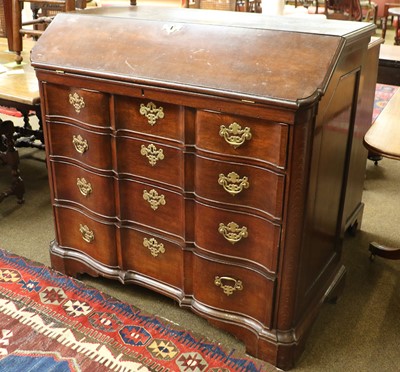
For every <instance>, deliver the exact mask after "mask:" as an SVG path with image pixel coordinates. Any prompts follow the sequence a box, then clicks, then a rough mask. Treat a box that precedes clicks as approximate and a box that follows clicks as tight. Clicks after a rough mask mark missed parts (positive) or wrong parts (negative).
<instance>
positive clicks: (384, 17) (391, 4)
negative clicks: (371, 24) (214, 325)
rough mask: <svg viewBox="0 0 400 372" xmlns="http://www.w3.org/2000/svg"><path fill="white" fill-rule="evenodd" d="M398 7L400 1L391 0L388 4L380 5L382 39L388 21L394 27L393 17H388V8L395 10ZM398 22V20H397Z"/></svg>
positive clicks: (384, 36)
mask: <svg viewBox="0 0 400 372" xmlns="http://www.w3.org/2000/svg"><path fill="white" fill-rule="evenodd" d="M399 6H400V0H397V1H396V0H391V1H390V2H389V3H388V2H385V3H384V4H382V16H381V18H380V20H381V28H382V38H383V39H385V38H386V30H387V28H388V27H389V21H390V25H391V26H392V27H393V26H395V23H394V19H393V18H394V17H393V16H390V15H389V8H395V7H399ZM397 21H398V20H397Z"/></svg>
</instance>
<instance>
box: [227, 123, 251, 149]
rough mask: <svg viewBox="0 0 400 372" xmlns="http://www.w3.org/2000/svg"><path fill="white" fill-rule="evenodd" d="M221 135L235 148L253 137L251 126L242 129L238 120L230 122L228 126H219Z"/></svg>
mask: <svg viewBox="0 0 400 372" xmlns="http://www.w3.org/2000/svg"><path fill="white" fill-rule="evenodd" d="M219 135H220V136H221V137H223V138H224V140H225V141H226V142H227V143H228V144H229V145H231V146H232V147H233V148H235V149H236V148H237V147H239V146H241V145H243V143H244V141H246V140H247V141H249V140H251V137H252V135H251V131H250V128H249V127H245V128H244V129H242V127H241V126H240V125H239V124H238V123H236V122H233V123H232V124H230V125H229V127H228V128H227V127H226V126H225V125H221V126H220V128H219Z"/></svg>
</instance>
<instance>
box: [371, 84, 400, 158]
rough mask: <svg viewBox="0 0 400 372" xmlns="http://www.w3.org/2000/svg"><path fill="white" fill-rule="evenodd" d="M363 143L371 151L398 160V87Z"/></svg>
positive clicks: (399, 154) (399, 149) (399, 122)
mask: <svg viewBox="0 0 400 372" xmlns="http://www.w3.org/2000/svg"><path fill="white" fill-rule="evenodd" d="M364 144H365V146H366V147H367V148H368V149H369V150H371V151H373V152H376V153H379V154H381V155H382V156H385V157H388V158H392V159H397V160H400V89H398V90H397V91H396V93H395V94H394V95H393V97H392V98H391V100H390V101H389V102H388V104H387V105H386V107H385V108H384V109H383V111H382V113H381V114H380V115H379V116H378V118H377V119H376V120H375V122H374V124H372V126H371V127H370V128H369V130H368V132H367V133H366V134H365V137H364Z"/></svg>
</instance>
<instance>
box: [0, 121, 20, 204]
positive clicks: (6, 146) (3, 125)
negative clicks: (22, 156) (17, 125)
mask: <svg viewBox="0 0 400 372" xmlns="http://www.w3.org/2000/svg"><path fill="white" fill-rule="evenodd" d="M13 137H14V124H13V122H12V121H11V120H6V121H2V120H1V119H0V161H1V163H3V164H5V165H9V166H10V167H11V185H10V188H9V189H7V190H5V191H3V192H1V193H0V203H1V202H2V201H3V200H4V199H5V198H7V197H8V196H11V195H15V196H16V197H17V201H18V204H22V203H24V194H25V185H24V181H23V180H22V178H21V175H20V170H19V154H18V150H17V149H16V148H15V144H14V138H13Z"/></svg>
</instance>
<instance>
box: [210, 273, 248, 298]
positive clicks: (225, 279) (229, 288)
mask: <svg viewBox="0 0 400 372" xmlns="http://www.w3.org/2000/svg"><path fill="white" fill-rule="evenodd" d="M214 284H215V285H216V286H217V287H220V288H221V289H222V290H223V291H224V293H225V294H226V295H227V296H230V295H231V294H232V293H233V292H235V291H241V290H243V283H242V281H241V280H237V279H234V278H231V277H229V276H216V277H215V279H214Z"/></svg>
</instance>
